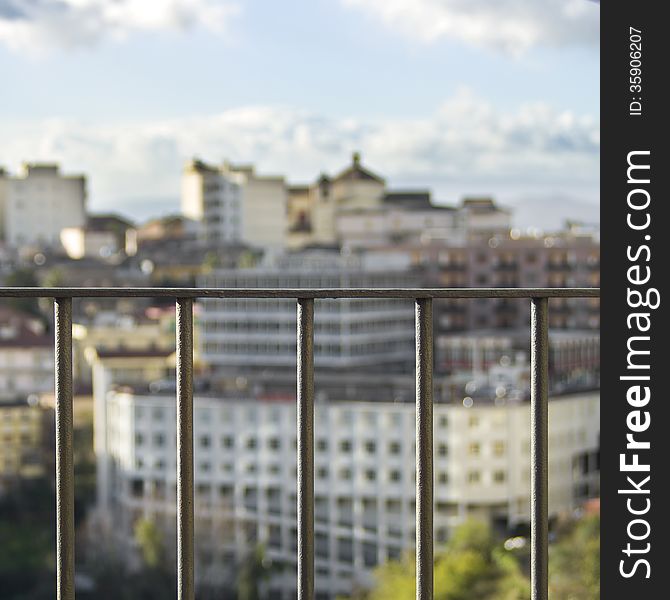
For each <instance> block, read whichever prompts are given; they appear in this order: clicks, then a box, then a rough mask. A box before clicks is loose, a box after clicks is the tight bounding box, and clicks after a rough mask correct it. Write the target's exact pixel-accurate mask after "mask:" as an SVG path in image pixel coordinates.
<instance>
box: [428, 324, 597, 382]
mask: <svg viewBox="0 0 670 600" xmlns="http://www.w3.org/2000/svg"><path fill="white" fill-rule="evenodd" d="M529 352H530V339H529V336H528V327H525V328H523V329H505V330H502V329H501V330H478V331H470V332H450V333H448V334H442V335H439V336H438V337H437V338H436V339H435V369H436V371H437V372H438V373H446V374H457V373H466V374H469V373H476V374H487V373H488V372H489V371H490V369H492V368H494V367H498V366H500V365H503V366H505V365H510V364H512V363H514V362H527V360H528V356H529ZM599 375H600V334H599V333H598V332H597V331H593V330H582V331H580V330H562V329H559V330H550V331H549V377H550V380H551V382H552V384H553V385H555V386H556V385H582V386H583V385H590V386H592V387H599V385H600V379H599Z"/></svg>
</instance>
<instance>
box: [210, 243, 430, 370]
mask: <svg viewBox="0 0 670 600" xmlns="http://www.w3.org/2000/svg"><path fill="white" fill-rule="evenodd" d="M406 267H407V263H406V262H405V261H404V260H396V259H395V257H392V256H386V257H382V259H381V260H379V261H378V262H377V263H376V264H375V263H374V262H372V261H369V260H367V259H366V258H364V257H363V258H361V257H355V256H349V257H343V256H341V255H340V254H339V253H335V252H330V251H312V252H304V253H297V254H283V255H275V256H269V257H267V258H266V260H265V262H264V263H262V264H261V265H259V266H258V267H254V268H248V269H228V270H219V271H215V272H213V273H212V274H211V275H207V276H204V277H202V278H201V280H200V281H199V285H200V286H202V287H224V288H226V287H230V288H349V287H354V288H355V287H367V288H398V287H407V286H412V285H414V284H416V283H417V281H416V278H415V277H414V276H412V275H411V274H410V273H409V272H408V271H407V269H406ZM202 304H203V310H202V314H201V319H200V323H201V328H202V329H201V331H202V340H203V346H202V347H203V361H204V362H205V363H207V364H209V365H211V366H213V367H215V368H225V367H236V366H244V367H292V366H294V365H295V360H296V301H295V300H292V299H265V300H257V299H235V300H212V299H205V300H203V302H202ZM314 323H315V325H314V330H315V333H314V338H315V363H316V365H317V366H324V367H332V368H363V367H390V366H402V365H408V364H409V365H413V364H414V363H413V361H414V305H413V302H412V301H411V300H397V299H384V298H378V299H374V300H371V299H358V300H357V299H345V300H317V301H316V303H315V317H314Z"/></svg>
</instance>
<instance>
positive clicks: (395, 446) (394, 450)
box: [389, 442, 400, 455]
mask: <svg viewBox="0 0 670 600" xmlns="http://www.w3.org/2000/svg"><path fill="white" fill-rule="evenodd" d="M389 453H390V454H396V455H397V454H400V442H390V443H389Z"/></svg>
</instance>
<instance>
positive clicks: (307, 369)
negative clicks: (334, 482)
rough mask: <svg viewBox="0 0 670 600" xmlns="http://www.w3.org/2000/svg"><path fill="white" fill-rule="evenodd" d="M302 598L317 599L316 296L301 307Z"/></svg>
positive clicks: (299, 493) (300, 303) (299, 458)
mask: <svg viewBox="0 0 670 600" xmlns="http://www.w3.org/2000/svg"><path fill="white" fill-rule="evenodd" d="M297 317H298V326H297V388H298V389H297V431H298V444H297V464H298V490H297V496H298V507H297V510H298V600H313V598H314V299H313V298H301V299H298V306H297Z"/></svg>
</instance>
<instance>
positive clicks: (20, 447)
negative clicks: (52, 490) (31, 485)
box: [0, 400, 46, 495]
mask: <svg viewBox="0 0 670 600" xmlns="http://www.w3.org/2000/svg"><path fill="white" fill-rule="evenodd" d="M45 417H46V411H45V409H43V408H42V407H40V406H39V405H38V404H37V402H32V403H28V402H26V400H12V401H5V402H2V401H0V495H1V494H2V493H3V491H4V490H5V489H6V488H7V487H9V486H11V485H12V482H13V481H15V480H17V479H25V478H32V477H39V476H41V475H43V474H44V473H45V466H46V465H45V452H44V447H45V442H46V440H45V439H44V436H45Z"/></svg>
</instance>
